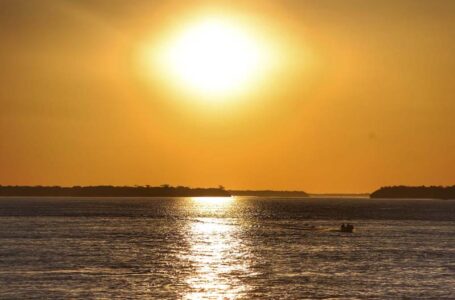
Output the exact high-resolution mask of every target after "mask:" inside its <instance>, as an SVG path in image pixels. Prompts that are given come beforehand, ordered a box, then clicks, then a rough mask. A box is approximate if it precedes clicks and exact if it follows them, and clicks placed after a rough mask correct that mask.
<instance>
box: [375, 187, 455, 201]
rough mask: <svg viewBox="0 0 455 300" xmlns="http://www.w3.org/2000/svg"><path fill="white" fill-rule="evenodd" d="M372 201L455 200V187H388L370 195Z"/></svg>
mask: <svg viewBox="0 0 455 300" xmlns="http://www.w3.org/2000/svg"><path fill="white" fill-rule="evenodd" d="M370 198H372V199H377V198H381V199H439V200H451V199H455V186H447V187H443V186H428V187H427V186H387V187H381V188H380V189H378V190H376V191H374V192H373V193H371V194H370Z"/></svg>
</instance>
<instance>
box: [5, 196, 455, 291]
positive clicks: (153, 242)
mask: <svg viewBox="0 0 455 300" xmlns="http://www.w3.org/2000/svg"><path fill="white" fill-rule="evenodd" d="M343 222H351V223H353V224H354V225H355V226H356V232H355V233H353V234H348V233H340V232H335V231H334V230H333V229H336V228H338V226H339V225H340V224H341V223H343ZM307 224H309V225H314V226H316V228H318V229H321V230H318V231H309V230H306V229H307V228H308V227H307ZM0 298H2V299H4V298H7V299H43V298H47V299H61V298H84V299H85V298H100V299H115V298H117V299H133V298H149V299H305V298H308V299H314V298H354V299H355V298H368V299H375V298H377V299H383V298H412V299H414V298H439V299H444V298H446V299H450V298H455V201H441V200H378V199H375V200H370V199H341V198H340V199H322V198H301V199H299V198H292V199H285V198H254V197H238V198H235V197H234V198H8V197H7V198H0Z"/></svg>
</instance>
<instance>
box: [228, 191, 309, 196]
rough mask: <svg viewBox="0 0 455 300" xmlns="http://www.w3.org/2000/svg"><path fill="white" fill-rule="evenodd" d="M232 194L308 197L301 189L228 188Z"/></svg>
mask: <svg viewBox="0 0 455 300" xmlns="http://www.w3.org/2000/svg"><path fill="white" fill-rule="evenodd" d="M229 193H231V194H232V195H233V196H259V197H308V194H307V193H305V192H303V191H272V190H258V191H254V190H229Z"/></svg>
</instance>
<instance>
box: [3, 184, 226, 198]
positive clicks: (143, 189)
mask: <svg viewBox="0 0 455 300" xmlns="http://www.w3.org/2000/svg"><path fill="white" fill-rule="evenodd" d="M0 196H28V197H38V196H39V197H56V196H59V197H229V196H231V194H230V193H229V192H228V191H226V190H225V189H224V188H223V187H222V186H219V187H217V188H190V187H186V186H176V187H174V186H170V185H167V184H164V185H161V186H148V185H146V186H110V185H100V186H73V187H61V186H0Z"/></svg>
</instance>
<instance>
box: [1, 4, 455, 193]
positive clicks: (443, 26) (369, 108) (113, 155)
mask: <svg viewBox="0 0 455 300" xmlns="http://www.w3.org/2000/svg"><path fill="white" fill-rule="evenodd" d="M204 18H212V19H217V18H218V19H223V20H228V21H227V22H231V23H232V24H233V26H234V27H235V28H237V29H238V30H240V31H245V32H249V33H248V35H246V36H247V37H248V38H246V39H247V40H248V39H249V37H251V39H252V41H253V43H256V44H255V45H256V46H257V48H258V49H261V51H262V52H261V53H265V52H264V51H270V53H273V57H274V58H273V64H272V58H270V59H269V58H267V57H266V58H264V59H263V60H262V61H261V63H260V64H258V66H259V67H256V69H257V70H256V71H255V72H256V73H252V75H250V79H254V80H252V81H254V82H253V83H248V84H245V85H246V88H245V90H244V91H243V90H242V92H239V93H231V94H229V93H225V94H223V95H209V96H204V95H201V94H197V93H194V92H191V91H190V90H188V89H186V88H185V87H184V85H183V84H182V82H179V81H178V80H177V79H176V78H170V77H172V75H168V74H167V71H168V70H166V67H160V68H159V67H157V66H156V65H155V64H153V63H151V61H153V59H154V57H155V52H157V51H158V52H159V51H163V50H159V49H165V46H163V45H166V42H167V41H169V40H173V39H175V38H176V36H178V32H181V31H182V30H183V31H185V30H186V29H188V28H191V26H194V24H195V23H197V22H198V21H197V20H202V19H204ZM192 24H193V25H192ZM237 29H236V30H237ZM454 32H455V1H452V0H439V1H430V0H427V1H423V0H409V1H408V0H406V1H404V0H403V1H398V0H393V1H387V0H378V1H373V0H372V1H364V0H345V1H338V0H333V1H330V0H322V1H304V0H283V1H267V0H264V1H145V0H144V1H138V0H129V1H123V0H99V1H97V0H72V1H70V0H1V1H0V43H1V44H0V45H1V46H0V67H1V68H0V80H1V89H0V184H3V185H6V184H27V185H28V184H30V185H34V184H43V185H44V184H46V185H47V184H52V185H54V184H56V185H57V184H58V185H89V184H114V185H134V184H150V185H158V184H163V183H169V184H173V185H180V184H181V185H189V186H216V185H219V184H221V185H224V186H226V187H227V188H233V189H234V188H235V189H264V188H270V189H302V190H305V191H308V192H369V191H372V190H374V189H376V188H378V187H379V186H382V185H393V184H406V185H421V184H426V185H429V184H437V185H449V184H454V183H455V181H454V180H455V151H454V149H455V119H454V116H455V98H454V95H455V77H454V70H455V58H454V53H455V34H454ZM235 43H236V42H235V40H234V44H235ZM185 47H186V46H185ZM185 47H184V48H185ZM148 54H149V57H147V56H148ZM196 67H197V66H196ZM201 67H202V66H201ZM208 67H210V66H208ZM196 69H198V68H196ZM191 74H193V73H191ZM233 74H236V73H233ZM174 77H175V76H174ZM203 80H206V79H205V78H203Z"/></svg>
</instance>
